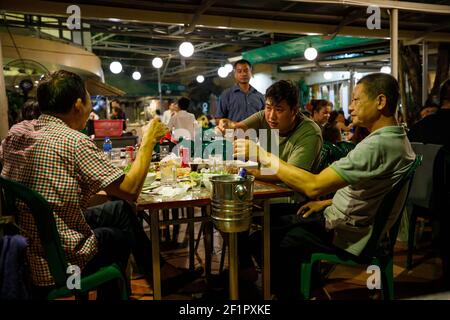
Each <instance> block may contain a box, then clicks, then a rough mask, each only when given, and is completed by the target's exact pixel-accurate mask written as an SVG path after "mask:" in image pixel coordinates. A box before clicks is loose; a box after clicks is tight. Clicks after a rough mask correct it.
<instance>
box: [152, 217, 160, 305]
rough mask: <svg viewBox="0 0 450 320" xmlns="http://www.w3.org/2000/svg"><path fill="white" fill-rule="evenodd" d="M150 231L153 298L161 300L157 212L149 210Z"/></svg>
mask: <svg viewBox="0 0 450 320" xmlns="http://www.w3.org/2000/svg"><path fill="white" fill-rule="evenodd" d="M149 212H150V232H151V237H152V260H153V298H154V299H155V300H161V262H160V259H159V221H158V220H159V219H158V218H159V213H158V210H150V211H149Z"/></svg>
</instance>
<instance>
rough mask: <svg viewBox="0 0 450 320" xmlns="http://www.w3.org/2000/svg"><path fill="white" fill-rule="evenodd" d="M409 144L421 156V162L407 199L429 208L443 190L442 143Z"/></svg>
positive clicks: (411, 202) (414, 203)
mask: <svg viewBox="0 0 450 320" xmlns="http://www.w3.org/2000/svg"><path fill="white" fill-rule="evenodd" d="M411 146H412V148H413V150H414V152H415V153H416V154H421V155H422V156H423V164H422V165H421V166H420V167H419V168H418V169H417V172H416V173H415V175H414V179H413V182H412V185H411V191H410V192H409V196H408V201H409V203H410V204H412V205H416V206H420V207H422V208H425V209H431V208H433V207H434V205H435V204H436V202H437V201H439V200H440V196H441V195H440V194H439V192H443V190H444V174H443V172H444V163H445V158H444V156H445V153H444V149H443V146H442V145H438V144H423V143H420V142H412V143H411ZM441 200H442V199H441Z"/></svg>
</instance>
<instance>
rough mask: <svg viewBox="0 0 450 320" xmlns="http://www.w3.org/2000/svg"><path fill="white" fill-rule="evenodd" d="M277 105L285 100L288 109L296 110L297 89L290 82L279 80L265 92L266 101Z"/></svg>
mask: <svg viewBox="0 0 450 320" xmlns="http://www.w3.org/2000/svg"><path fill="white" fill-rule="evenodd" d="M267 99H270V100H271V102H272V104H274V105H278V104H280V102H281V101H283V100H285V101H286V103H287V104H288V105H289V107H290V109H291V110H292V109H298V108H299V106H298V88H297V87H296V86H295V84H294V83H293V82H292V81H290V80H280V81H277V82H275V83H274V84H272V85H271V86H270V87H269V88H268V89H267V91H266V100H267Z"/></svg>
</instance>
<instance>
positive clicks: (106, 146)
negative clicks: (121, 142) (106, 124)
mask: <svg viewBox="0 0 450 320" xmlns="http://www.w3.org/2000/svg"><path fill="white" fill-rule="evenodd" d="M111 152H112V142H111V139H110V138H109V137H105V140H104V141H103V153H104V154H105V156H106V158H107V159H108V160H111Z"/></svg>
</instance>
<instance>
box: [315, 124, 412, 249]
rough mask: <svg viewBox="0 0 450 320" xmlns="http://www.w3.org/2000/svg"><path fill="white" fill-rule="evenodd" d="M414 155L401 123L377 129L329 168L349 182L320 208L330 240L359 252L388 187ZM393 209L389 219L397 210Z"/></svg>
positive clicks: (393, 182) (406, 168) (394, 215)
mask: <svg viewBox="0 0 450 320" xmlns="http://www.w3.org/2000/svg"><path fill="white" fill-rule="evenodd" d="M414 159H415V154H414V151H413V150H412V148H411V144H410V143H409V140H408V138H407V137H406V133H405V130H404V129H403V127H401V126H389V127H384V128H381V129H378V130H376V131H374V132H372V133H371V134H370V135H369V136H367V137H366V138H365V139H364V140H363V141H361V142H360V143H359V144H358V145H357V146H356V147H355V149H353V150H352V151H350V152H349V153H348V155H347V156H346V157H344V158H341V159H340V160H338V161H335V162H334V163H332V164H331V166H330V167H331V168H332V169H333V170H334V171H336V173H337V174H338V175H339V176H340V177H341V178H342V179H343V180H345V181H346V182H347V183H349V186H347V187H345V188H342V189H339V190H338V191H337V192H336V194H335V195H334V197H333V202H332V205H331V206H329V207H327V208H326V209H325V211H324V216H325V220H326V227H327V228H328V229H334V231H335V237H334V244H335V245H336V246H338V247H340V248H342V249H344V250H347V251H348V252H350V253H353V254H355V255H359V254H360V253H361V251H362V250H363V248H364V246H365V245H366V243H367V241H368V240H369V238H370V235H371V233H372V226H373V223H374V220H375V214H376V212H377V210H378V208H379V206H380V204H381V202H382V201H383V198H384V196H385V195H386V193H387V192H388V191H390V190H391V189H392V188H393V187H394V186H395V185H396V184H397V183H398V182H399V181H400V179H401V178H402V176H403V175H404V174H405V173H406V172H407V171H408V170H409V168H410V167H411V165H412V164H413V162H414ZM397 211H398V212H396V210H394V212H392V213H391V216H390V217H389V222H388V225H389V224H390V223H393V221H395V219H396V217H397V216H398V215H399V214H400V212H399V211H400V209H399V210H397Z"/></svg>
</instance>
